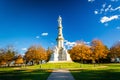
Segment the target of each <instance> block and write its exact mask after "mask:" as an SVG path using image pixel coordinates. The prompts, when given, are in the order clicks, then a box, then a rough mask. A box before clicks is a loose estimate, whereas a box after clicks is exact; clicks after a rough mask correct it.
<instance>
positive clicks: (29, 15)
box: [0, 0, 120, 53]
mask: <svg viewBox="0 0 120 80" xmlns="http://www.w3.org/2000/svg"><path fill="white" fill-rule="evenodd" d="M59 15H61V17H62V20H63V22H62V23H63V35H64V38H65V40H67V42H69V44H72V43H73V42H76V41H78V40H84V41H86V42H91V41H92V40H93V39H95V38H97V39H100V40H102V41H103V43H104V44H105V45H107V46H108V47H111V46H112V45H113V44H114V43H115V42H116V41H119V40H120V0H0V48H3V47H6V46H7V45H13V46H15V48H16V49H17V50H18V51H19V53H23V52H24V51H25V50H26V48H29V47H30V46H31V45H35V44H40V45H42V46H43V47H44V48H47V47H52V46H54V45H56V37H57V27H58V23H57V18H58V16H59Z"/></svg>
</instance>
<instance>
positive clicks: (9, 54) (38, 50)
mask: <svg viewBox="0 0 120 80" xmlns="http://www.w3.org/2000/svg"><path fill="white" fill-rule="evenodd" d="M51 53H52V50H51V49H50V48H48V49H47V50H45V49H44V48H43V47H41V46H31V47H30V48H29V49H28V50H27V51H26V52H25V55H21V54H19V53H18V52H17V51H16V50H15V49H14V48H13V46H8V47H7V48H5V49H2V48H1V49H0V66H1V67H4V66H8V67H9V66H22V65H34V64H41V63H42V62H47V61H48V60H49V58H50V54H51Z"/></svg>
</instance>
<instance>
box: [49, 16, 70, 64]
mask: <svg viewBox="0 0 120 80" xmlns="http://www.w3.org/2000/svg"><path fill="white" fill-rule="evenodd" d="M62 28H63V27H62V18H61V16H59V17H58V36H57V39H56V41H57V46H56V47H55V49H54V52H53V54H51V58H50V62H51V61H52V62H59V61H72V60H71V58H70V54H68V52H67V49H66V48H65V46H64V38H63V33H62Z"/></svg>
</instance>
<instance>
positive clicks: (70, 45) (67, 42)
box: [64, 40, 77, 49]
mask: <svg viewBox="0 0 120 80" xmlns="http://www.w3.org/2000/svg"><path fill="white" fill-rule="evenodd" d="M64 42H65V46H66V47H67V48H68V49H70V48H72V47H73V46H75V45H76V44H77V43H76V42H70V41H68V40H65V41H64Z"/></svg>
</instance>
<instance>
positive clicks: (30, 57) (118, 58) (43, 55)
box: [0, 39, 120, 66]
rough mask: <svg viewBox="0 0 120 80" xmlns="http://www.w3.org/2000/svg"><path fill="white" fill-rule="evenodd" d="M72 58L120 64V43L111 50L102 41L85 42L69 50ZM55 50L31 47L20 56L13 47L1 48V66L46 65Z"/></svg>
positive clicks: (82, 60)
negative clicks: (87, 43)
mask: <svg viewBox="0 0 120 80" xmlns="http://www.w3.org/2000/svg"><path fill="white" fill-rule="evenodd" d="M68 52H69V54H70V56H71V58H72V60H73V61H75V62H81V63H110V62H120V41H119V42H116V43H115V44H114V45H113V46H112V47H111V48H108V47H107V46H106V45H104V44H103V43H102V41H101V40H98V39H95V40H93V41H91V43H90V45H86V44H85V43H84V41H79V42H77V44H76V45H75V46H74V47H72V49H70V50H68ZM52 53H53V49H51V48H48V49H47V50H45V49H44V48H43V47H42V46H36V45H35V46H31V47H30V48H28V50H27V51H26V52H25V55H20V54H19V53H18V52H17V51H16V50H15V49H14V47H13V46H7V47H6V48H4V49H3V48H0V66H21V65H34V64H41V63H44V62H45V63H46V62H48V61H49V59H50V55H51V54H52Z"/></svg>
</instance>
